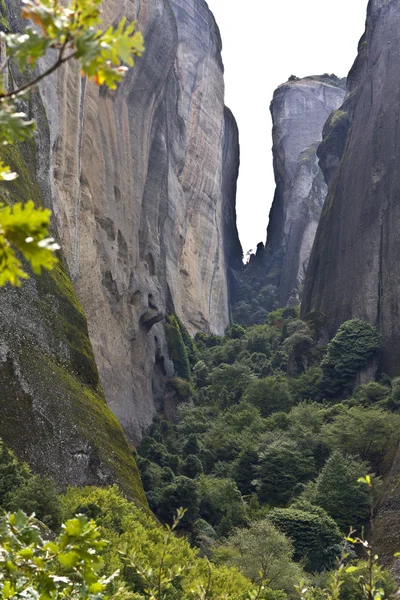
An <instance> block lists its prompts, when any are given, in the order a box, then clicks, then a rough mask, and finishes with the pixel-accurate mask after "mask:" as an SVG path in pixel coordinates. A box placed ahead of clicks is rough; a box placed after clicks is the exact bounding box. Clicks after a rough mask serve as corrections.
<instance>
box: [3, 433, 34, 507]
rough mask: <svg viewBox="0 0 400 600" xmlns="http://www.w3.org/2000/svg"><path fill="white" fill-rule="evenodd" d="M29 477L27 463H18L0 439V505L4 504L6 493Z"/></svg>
mask: <svg viewBox="0 0 400 600" xmlns="http://www.w3.org/2000/svg"><path fill="white" fill-rule="evenodd" d="M29 477H30V471H29V468H28V467H27V465H25V464H23V463H20V462H19V461H18V460H17V459H16V457H15V455H14V453H13V452H11V450H9V449H8V448H7V446H6V445H5V444H4V442H3V441H2V440H1V439H0V506H4V504H5V502H6V501H7V497H8V495H9V494H10V493H12V492H14V491H15V490H16V489H17V488H18V487H20V486H21V485H24V483H25V482H26V481H27V480H28V479H29Z"/></svg>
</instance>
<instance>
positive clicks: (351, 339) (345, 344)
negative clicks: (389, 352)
mask: <svg viewBox="0 0 400 600" xmlns="http://www.w3.org/2000/svg"><path fill="white" fill-rule="evenodd" d="M379 347H380V340H379V336H378V333H377V330H376V328H375V327H373V326H372V325H371V324H370V323H367V322H366V321H361V320H360V319H352V320H351V321H346V323H343V325H341V327H340V328H339V330H338V332H337V334H336V335H335V337H334V338H333V339H332V340H331V341H330V342H329V344H328V348H327V353H326V356H325V358H324V359H323V361H322V363H321V367H322V370H323V372H324V384H323V385H324V390H325V393H326V394H327V395H329V396H335V395H336V396H337V395H339V394H340V393H342V392H343V391H345V389H346V386H347V385H348V384H351V383H352V381H353V380H354V377H355V376H356V375H357V373H358V372H359V371H361V369H363V368H364V367H365V366H366V365H367V364H368V361H369V360H371V359H372V358H373V357H374V355H375V354H376V352H377V351H378V349H379Z"/></svg>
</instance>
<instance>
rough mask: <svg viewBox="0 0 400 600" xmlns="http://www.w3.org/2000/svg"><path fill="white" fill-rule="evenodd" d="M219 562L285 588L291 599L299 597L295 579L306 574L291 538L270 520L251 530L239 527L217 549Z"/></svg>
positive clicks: (262, 521)
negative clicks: (296, 557)
mask: <svg viewBox="0 0 400 600" xmlns="http://www.w3.org/2000/svg"><path fill="white" fill-rule="evenodd" d="M214 558H215V559H216V560H217V562H224V563H225V564H227V565H229V566H232V567H237V568H239V569H240V570H241V571H243V573H244V574H245V575H246V577H248V578H249V579H251V580H252V581H254V582H255V583H256V584H260V583H261V582H264V584H265V585H266V586H268V587H269V588H271V589H274V590H283V591H284V592H285V593H286V594H287V595H288V597H289V598H294V597H295V596H297V594H296V591H295V588H294V582H296V581H300V580H301V579H302V577H303V576H304V575H303V573H302V570H301V568H300V567H299V566H298V565H297V564H296V563H295V562H293V546H292V544H291V542H290V540H289V539H288V538H287V537H286V536H285V535H283V534H282V533H281V532H280V531H279V530H278V529H276V528H275V527H274V526H273V525H272V524H271V522H270V521H269V520H267V519H263V520H261V521H254V522H253V523H252V524H251V525H250V527H249V528H248V529H235V530H234V531H233V533H232V534H231V535H230V536H229V538H228V539H227V541H226V542H225V543H224V544H223V545H221V546H219V547H217V549H216V550H215V552H214Z"/></svg>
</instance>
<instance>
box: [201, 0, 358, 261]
mask: <svg viewBox="0 0 400 600" xmlns="http://www.w3.org/2000/svg"><path fill="white" fill-rule="evenodd" d="M208 4H209V6H210V8H211V10H212V11H213V13H214V15H215V17H216V20H217V23H218V25H219V28H220V31H221V36H222V43H223V60H224V64H225V83H226V104H227V106H229V108H230V109H231V110H232V111H233V113H234V115H235V117H236V120H237V122H238V125H239V135H240V149H241V169H240V176H239V186H238V200H237V212H238V225H239V235H240V239H241V242H242V246H243V251H244V253H246V252H247V251H248V250H249V249H250V248H255V246H256V245H257V243H258V242H259V241H265V238H266V227H267V223H268V214H269V209H270V206H271V203H272V199H273V195H274V189H275V184H274V177H273V170H272V154H271V146H272V135H271V128H272V124H271V117H270V113H269V104H270V101H271V99H272V95H273V92H274V90H275V88H276V87H277V86H278V85H280V84H281V83H283V82H284V81H286V80H287V79H288V78H289V77H290V75H292V74H293V75H297V76H298V77H305V76H306V75H320V74H322V73H335V74H336V75H338V76H340V77H344V76H346V75H347V73H348V71H349V69H350V68H351V66H352V64H353V62H354V59H355V57H356V53H357V44H358V41H359V39H360V37H361V35H362V33H363V32H364V24H365V16H366V8H367V0H329V1H328V0H246V1H245V2H244V1H243V0H208Z"/></svg>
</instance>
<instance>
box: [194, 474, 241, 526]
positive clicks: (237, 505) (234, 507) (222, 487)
mask: <svg viewBox="0 0 400 600" xmlns="http://www.w3.org/2000/svg"><path fill="white" fill-rule="evenodd" d="M198 493H199V496H200V517H201V518H202V519H204V520H205V521H207V522H208V523H210V524H211V525H212V526H213V527H218V525H219V524H220V522H221V521H222V519H223V518H224V517H226V518H227V519H229V522H230V527H229V528H231V527H232V526H235V525H237V526H239V525H244V524H245V523H246V517H245V507H244V503H243V499H242V495H241V493H240V492H239V490H238V488H237V486H236V484H235V482H234V481H233V480H232V479H219V478H217V477H207V476H205V475H203V476H200V477H199V479H198Z"/></svg>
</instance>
